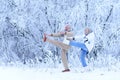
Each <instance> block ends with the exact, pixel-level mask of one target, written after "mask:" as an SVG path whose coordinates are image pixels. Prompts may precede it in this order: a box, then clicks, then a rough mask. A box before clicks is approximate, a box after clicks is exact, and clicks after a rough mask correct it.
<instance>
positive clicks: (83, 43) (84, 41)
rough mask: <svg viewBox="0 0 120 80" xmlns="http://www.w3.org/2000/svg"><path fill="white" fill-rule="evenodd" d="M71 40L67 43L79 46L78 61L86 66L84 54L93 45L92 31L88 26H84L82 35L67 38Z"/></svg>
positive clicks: (89, 50)
mask: <svg viewBox="0 0 120 80" xmlns="http://www.w3.org/2000/svg"><path fill="white" fill-rule="evenodd" d="M67 39H68V40H71V41H70V43H69V45H70V46H75V47H79V48H81V54H80V61H81V63H82V66H83V67H86V66H87V64H86V60H85V57H86V54H87V53H89V52H91V50H92V48H93V47H94V33H93V31H92V30H91V29H90V28H85V30H84V35H79V36H75V37H73V38H67Z"/></svg>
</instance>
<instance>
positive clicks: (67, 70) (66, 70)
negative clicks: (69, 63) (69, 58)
mask: <svg viewBox="0 0 120 80" xmlns="http://www.w3.org/2000/svg"><path fill="white" fill-rule="evenodd" d="M69 71H70V69H65V70H63V71H62V72H69Z"/></svg>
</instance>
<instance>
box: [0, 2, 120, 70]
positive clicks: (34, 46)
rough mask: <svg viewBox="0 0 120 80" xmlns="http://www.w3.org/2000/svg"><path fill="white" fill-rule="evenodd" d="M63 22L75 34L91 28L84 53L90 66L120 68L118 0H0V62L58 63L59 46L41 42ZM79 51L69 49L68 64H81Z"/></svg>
mask: <svg viewBox="0 0 120 80" xmlns="http://www.w3.org/2000/svg"><path fill="white" fill-rule="evenodd" d="M66 24H69V25H70V26H71V27H72V29H73V31H74V32H75V34H79V33H81V32H83V29H84V28H85V27H90V28H91V29H92V30H93V31H94V33H95V46H94V49H93V50H92V52H91V53H89V54H88V55H87V63H89V65H90V66H91V67H92V68H96V67H97V68H107V69H108V70H110V69H120V66H119V65H120V0H0V66H9V65H16V66H18V65H20V66H24V65H26V66H33V67H36V66H39V67H52V68H57V67H59V66H60V64H61V56H60V55H61V49H60V48H58V47H56V46H54V45H52V44H50V43H45V42H43V34H44V33H56V32H58V31H62V30H63V29H64V26H65V25H66ZM52 39H56V40H60V39H59V38H52ZM79 53H80V49H78V48H75V47H72V48H71V49H70V50H69V51H68V60H69V65H70V66H71V67H79V66H80V65H81V64H80V62H79V57H78V55H79Z"/></svg>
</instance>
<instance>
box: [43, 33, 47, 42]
mask: <svg viewBox="0 0 120 80" xmlns="http://www.w3.org/2000/svg"><path fill="white" fill-rule="evenodd" d="M46 39H47V37H46V34H44V37H43V41H44V42H46Z"/></svg>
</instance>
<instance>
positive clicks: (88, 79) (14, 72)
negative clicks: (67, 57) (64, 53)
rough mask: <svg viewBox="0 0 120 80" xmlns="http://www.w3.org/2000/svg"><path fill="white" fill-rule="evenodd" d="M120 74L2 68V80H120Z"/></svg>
mask: <svg viewBox="0 0 120 80" xmlns="http://www.w3.org/2000/svg"><path fill="white" fill-rule="evenodd" d="M119 74H120V71H104V70H100V69H96V70H94V71H86V72H83V73H82V72H79V71H75V69H72V70H71V71H70V72H66V73H62V72H61V69H59V68H17V67H0V80H120V76H119Z"/></svg>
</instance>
